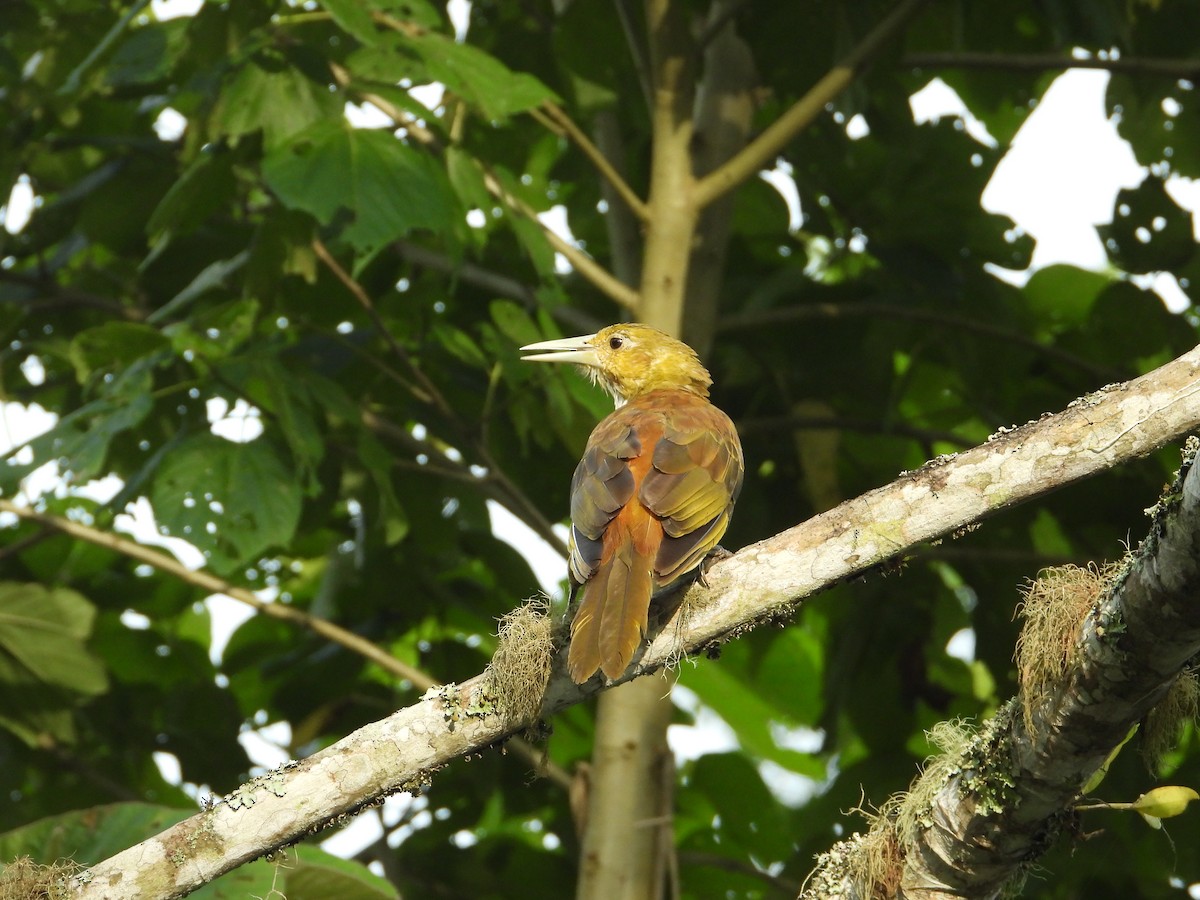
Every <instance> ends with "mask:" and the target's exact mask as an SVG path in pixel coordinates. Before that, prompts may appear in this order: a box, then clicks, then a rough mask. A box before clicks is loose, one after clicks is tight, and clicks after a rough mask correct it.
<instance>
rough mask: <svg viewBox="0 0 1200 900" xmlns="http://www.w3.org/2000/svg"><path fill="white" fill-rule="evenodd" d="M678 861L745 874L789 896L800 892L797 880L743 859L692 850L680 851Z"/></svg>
mask: <svg viewBox="0 0 1200 900" xmlns="http://www.w3.org/2000/svg"><path fill="white" fill-rule="evenodd" d="M679 861H680V862H681V863H683V864H685V865H689V866H703V867H706V868H709V869H721V870H723V871H726V872H735V873H737V874H738V875H745V876H746V877H747V878H754V879H756V880H758V881H761V882H762V883H763V884H765V885H767V886H768V887H770V888H772V889H773V890H776V891H778V892H779V893H781V894H783V895H784V896H786V897H789V898H791V897H795V896H796V895H797V894H799V893H800V887H801V886H800V884H798V883H797V882H794V881H789V880H788V879H786V878H779V877H778V876H776V875H772V874H771V873H770V872H764V871H763V870H762V869H759V868H756V867H755V866H754V864H753V863H750V862H747V861H745V860H740V859H733V858H732V857H728V856H718V855H717V854H715V853H699V852H696V851H694V850H693V851H685V852H683V853H680V854H679Z"/></svg>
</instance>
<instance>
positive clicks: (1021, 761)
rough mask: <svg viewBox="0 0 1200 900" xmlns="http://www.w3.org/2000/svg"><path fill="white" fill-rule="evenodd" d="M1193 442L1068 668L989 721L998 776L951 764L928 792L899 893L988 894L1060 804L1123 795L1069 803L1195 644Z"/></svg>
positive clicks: (1024, 857) (1197, 510)
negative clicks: (1004, 719) (978, 776)
mask: <svg viewBox="0 0 1200 900" xmlns="http://www.w3.org/2000/svg"><path fill="white" fill-rule="evenodd" d="M1195 450H1196V446H1195V444H1194V439H1193V445H1192V447H1191V449H1190V454H1191V455H1189V458H1187V459H1186V460H1185V462H1184V465H1183V467H1182V468H1181V470H1180V474H1179V476H1178V478H1177V479H1176V481H1175V484H1174V485H1173V486H1171V487H1170V488H1169V489H1168V490H1167V492H1166V494H1165V498H1166V499H1164V500H1163V501H1161V502H1160V504H1159V505H1158V506H1157V507H1155V508H1154V510H1153V523H1152V525H1151V530H1150V535H1149V537H1147V538H1146V539H1145V540H1144V541H1142V543H1141V545H1140V546H1139V548H1138V550H1137V551H1136V553H1135V554H1134V556H1133V558H1132V559H1131V560H1130V562H1129V564H1128V567H1127V569H1126V571H1125V574H1124V575H1123V576H1122V577H1120V578H1118V579H1117V580H1116V581H1115V582H1114V583H1113V585H1112V587H1111V588H1110V589H1109V590H1108V591H1107V592H1106V593H1105V594H1103V595H1101V596H1100V598H1099V599H1098V602H1097V605H1096V606H1095V608H1094V609H1093V610H1092V611H1091V612H1090V613H1088V615H1087V617H1086V618H1085V619H1084V621H1083V622H1082V623H1081V624H1080V625H1079V626H1078V628H1077V631H1076V633H1075V635H1074V637H1073V640H1072V642H1071V646H1073V647H1075V648H1076V649H1075V650H1074V654H1073V662H1072V666H1071V669H1070V671H1069V672H1067V673H1065V677H1064V678H1063V680H1062V681H1061V683H1059V684H1057V685H1056V686H1055V689H1054V690H1050V691H1046V692H1045V695H1044V696H1035V697H1032V698H1030V697H1026V698H1025V702H1026V703H1028V704H1029V708H1028V709H1027V710H1026V711H1025V712H1026V715H1025V716H1022V715H1019V714H1017V715H1012V716H1010V717H1009V719H1008V723H1007V727H1005V726H1001V729H1002V731H1001V734H1002V736H1003V737H1002V740H1003V741H1004V744H1003V746H1004V748H1005V751H1007V752H1005V754H1004V756H1003V757H1002V759H1000V760H997V762H996V765H997V771H998V772H1000V773H1001V775H1000V779H998V780H1003V783H1004V785H1005V787H1003V788H1000V787H997V786H995V785H988V786H987V787H983V786H981V785H979V784H978V783H974V782H972V781H971V776H970V775H969V774H967V775H965V774H962V773H958V774H955V775H953V776H952V777H951V778H950V779H949V780H948V781H947V783H946V784H945V785H944V786H943V787H942V789H941V791H940V792H939V793H938V794H937V795H936V796H935V797H934V798H933V801H932V803H931V808H930V812H929V816H928V819H929V821H930V826H929V827H928V828H922V829H921V831H920V832H919V833H918V834H917V836H916V837H915V839H914V846H910V847H907V848H905V849H906V853H905V872H904V878H903V882H902V887H901V889H902V891H903V892H904V896H905V897H910V898H914V900H920V898H930V900H932V898H942V897H989V896H995V895H996V894H997V893H998V892H999V891H1000V890H1001V889H1002V887H1003V886H1004V884H1005V883H1006V882H1007V881H1008V880H1009V879H1010V878H1011V877H1012V875H1014V874H1015V873H1016V872H1018V871H1020V870H1021V869H1022V868H1023V867H1025V866H1027V865H1028V862H1029V860H1031V859H1032V858H1035V857H1036V856H1037V855H1039V854H1040V853H1041V852H1042V851H1043V850H1044V849H1045V848H1046V843H1047V836H1048V835H1050V836H1052V835H1054V834H1055V833H1056V832H1057V830H1058V829H1059V828H1061V816H1062V814H1063V812H1064V811H1065V810H1067V809H1068V808H1071V807H1073V808H1074V809H1077V810H1080V809H1100V808H1108V809H1127V808H1130V807H1132V806H1133V804H1131V803H1102V804H1084V805H1075V802H1076V801H1077V800H1078V798H1079V796H1080V792H1081V789H1082V786H1083V785H1084V783H1085V782H1086V781H1087V779H1088V778H1089V777H1090V776H1091V775H1092V774H1093V773H1094V772H1095V771H1096V770H1097V769H1098V768H1099V767H1100V766H1101V765H1103V764H1104V762H1105V760H1106V758H1107V757H1108V756H1109V754H1110V753H1111V752H1112V750H1113V748H1114V747H1117V746H1119V745H1120V744H1121V743H1122V741H1124V740H1125V738H1126V736H1127V735H1128V733H1129V730H1130V729H1131V728H1132V727H1133V726H1134V725H1135V724H1136V723H1138V722H1140V721H1141V720H1142V719H1143V718H1144V717H1145V716H1146V714H1147V713H1148V712H1149V711H1150V710H1151V709H1152V708H1153V707H1154V706H1155V704H1157V703H1158V701H1159V700H1161V699H1162V697H1163V696H1164V695H1165V694H1166V692H1167V690H1168V689H1169V688H1170V687H1171V685H1172V684H1174V682H1175V680H1176V678H1177V677H1178V676H1179V673H1180V672H1181V671H1182V670H1183V669H1184V668H1185V667H1186V666H1187V665H1188V662H1189V661H1190V660H1191V659H1193V658H1194V657H1195V655H1196V653H1197V652H1200V605H1197V603H1196V596H1197V593H1198V592H1200V471H1197V470H1196V468H1195V465H1194V463H1195V459H1194V453H1195ZM1026 718H1029V719H1030V720H1031V722H1032V728H1031V729H1029V730H1027V724H1026ZM972 784H974V787H975V790H973V789H972ZM993 787H996V790H997V791H998V792H1002V795H1003V796H1004V803H1003V805H1002V807H1001V808H999V809H996V808H991V809H983V808H981V806H982V805H981V804H980V803H979V802H978V799H977V790H979V789H983V790H990V789H992V788H993Z"/></svg>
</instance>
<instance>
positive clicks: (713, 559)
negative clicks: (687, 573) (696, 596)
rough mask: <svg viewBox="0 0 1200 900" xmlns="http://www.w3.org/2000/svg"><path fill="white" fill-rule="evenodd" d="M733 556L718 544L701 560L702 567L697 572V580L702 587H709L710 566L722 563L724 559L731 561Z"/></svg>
mask: <svg viewBox="0 0 1200 900" xmlns="http://www.w3.org/2000/svg"><path fill="white" fill-rule="evenodd" d="M731 556H733V554H732V553H730V552H729V551H728V550H726V549H725V548H724V547H722V546H721V545H720V544H717V546H715V547H713V548H712V549H711V550H709V551H708V553H707V554H706V555H705V557H704V559H702V560H700V567H699V569H698V570H697V572H698V574H697V575H696V580H697V581H698V582H700V584H701V586H703V587H708V568H709V566H711V565H712V564H713V563H717V562H720V561H721V560H723V559H729V557H731Z"/></svg>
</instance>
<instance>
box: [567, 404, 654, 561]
mask: <svg viewBox="0 0 1200 900" xmlns="http://www.w3.org/2000/svg"><path fill="white" fill-rule="evenodd" d="M641 452H642V446H641V442H640V441H639V440H638V435H637V431H636V430H635V429H634V427H633V425H632V424H631V423H630V422H628V421H626V418H625V417H624V416H620V415H616V414H614V415H611V416H609V417H608V418H607V419H605V420H604V421H602V422H601V423H600V424H599V425H597V426H596V428H595V430H594V431H593V432H592V436H591V437H590V438H589V439H588V445H587V449H586V450H584V452H583V458H582V459H581V460H580V461H579V465H578V466H576V467H575V475H574V477H573V478H572V479H571V577H572V578H573V579H574V580H575V582H576V583H577V584H582V583H583V582H585V581H587V580H588V579H589V578H590V577H591V576H592V574H593V573H594V572H595V571H596V567H597V566H598V565H599V564H600V552H601V544H602V539H603V537H604V529H605V528H607V527H608V523H609V522H611V521H612V520H613V519H614V518H615V517H616V515H617V513H618V512H620V511H621V507H623V506H624V505H625V504H626V503H627V502H628V501H629V498H630V497H632V496H633V492H634V490H635V488H636V484H635V481H634V477H633V473H632V472H631V471H630V470H629V460H630V459H633V458H634V457H636V456H637V455H638V454H640V453H641Z"/></svg>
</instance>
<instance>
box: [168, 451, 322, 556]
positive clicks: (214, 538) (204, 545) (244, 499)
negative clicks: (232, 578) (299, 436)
mask: <svg viewBox="0 0 1200 900" xmlns="http://www.w3.org/2000/svg"><path fill="white" fill-rule="evenodd" d="M150 502H151V505H152V506H153V507H154V514H155V516H156V517H157V519H158V522H159V524H160V525H162V526H163V528H164V529H166V531H167V532H168V533H170V534H172V535H174V536H175V537H181V538H184V539H185V540H188V541H190V542H191V543H193V544H195V545H196V547H197V548H199V549H200V550H201V551H202V552H203V553H204V554H205V556H206V557H207V558H208V560H209V562H210V564H211V565H212V567H213V568H214V569H215V570H216V571H218V572H229V571H231V570H232V569H234V568H236V567H237V566H238V565H239V564H242V563H246V562H249V561H251V560H253V559H254V558H255V557H256V556H257V555H258V554H259V553H261V552H263V551H264V550H266V549H267V548H269V547H275V546H282V545H286V544H287V543H288V542H289V541H290V540H291V538H292V535H293V534H294V533H295V530H296V524H297V522H298V521H299V519H300V486H299V484H298V483H297V481H296V475H295V473H294V472H293V471H291V470H290V469H289V468H288V467H287V466H285V465H284V464H283V463H282V462H281V461H280V459H279V456H278V455H277V454H276V452H275V450H274V449H273V448H272V447H271V445H270V443H269V442H268V441H266V440H262V439H260V440H256V441H251V442H250V443H248V444H235V443H233V442H231V441H226V440H224V439H222V438H219V437H217V436H216V435H212V434H204V435H197V436H196V437H193V438H189V439H188V440H185V441H184V442H183V443H182V444H180V446H179V447H178V448H177V449H176V450H175V452H174V453H173V454H171V455H170V456H168V457H167V458H166V459H165V460H164V462H163V465H162V467H161V468H160V469H159V470H158V473H157V475H156V476H155V478H154V486H153V489H152V491H151V495H150Z"/></svg>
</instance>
